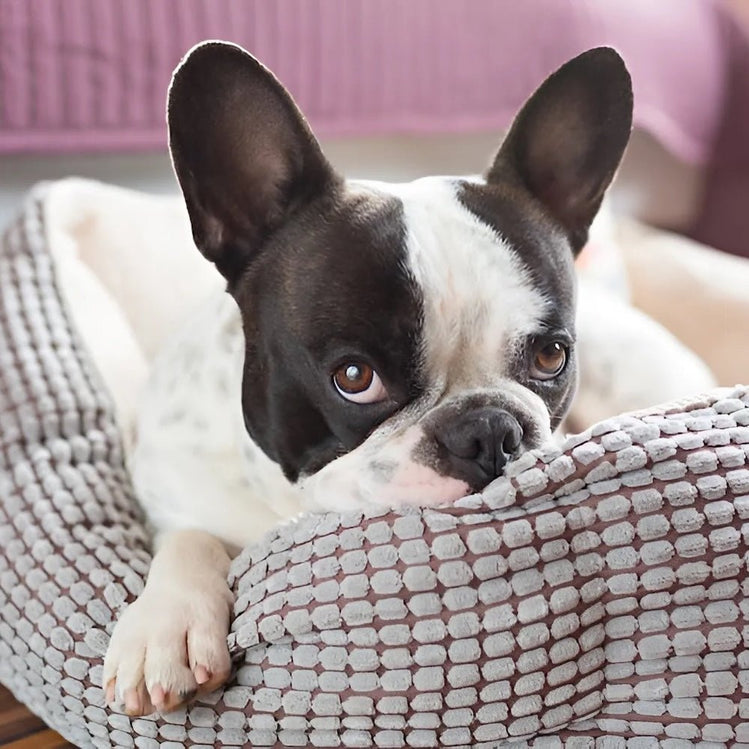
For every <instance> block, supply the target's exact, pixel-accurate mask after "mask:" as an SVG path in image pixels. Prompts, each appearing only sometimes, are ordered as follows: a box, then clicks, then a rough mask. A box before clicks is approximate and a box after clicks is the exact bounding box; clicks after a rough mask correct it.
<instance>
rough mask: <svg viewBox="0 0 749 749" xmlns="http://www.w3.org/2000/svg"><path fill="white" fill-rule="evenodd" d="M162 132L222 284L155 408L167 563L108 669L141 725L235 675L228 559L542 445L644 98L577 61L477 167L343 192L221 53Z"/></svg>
mask: <svg viewBox="0 0 749 749" xmlns="http://www.w3.org/2000/svg"><path fill="white" fill-rule="evenodd" d="M168 122H169V139H170V151H171V155H172V160H173V164H174V168H175V171H176V174H177V178H178V181H179V184H180V186H181V189H182V192H183V195H184V200H185V203H186V205H187V209H188V213H189V216H190V222H191V226H192V232H193V237H194V241H195V244H196V246H197V247H198V248H199V250H200V251H201V252H202V254H203V255H204V256H205V257H206V258H207V259H208V260H209V261H210V262H211V263H213V264H214V265H215V268H216V269H217V270H218V272H219V273H220V274H221V275H222V276H223V278H224V279H225V283H226V290H227V291H228V294H223V295H222V296H221V298H217V299H211V300H210V301H209V302H208V303H207V304H206V306H205V307H204V308H203V309H201V310H200V311H199V312H197V313H196V315H195V317H194V318H193V319H191V320H190V321H189V322H188V323H187V324H186V326H185V329H184V331H182V333H181V334H179V335H177V336H176V337H175V338H174V340H173V342H172V344H170V345H169V346H167V347H166V349H165V350H164V351H163V352H162V353H161V355H160V358H159V360H158V361H157V363H156V364H155V365H154V368H153V375H152V377H151V381H150V383H149V385H148V388H147V391H146V393H145V394H144V396H143V402H142V408H141V414H140V418H139V422H138V436H137V445H136V447H135V451H134V454H133V458H132V471H133V477H134V481H135V486H136V491H137V494H138V497H139V499H140V501H141V502H142V504H143V506H144V508H145V509H146V512H147V515H148V518H149V520H150V522H151V523H152V525H153V527H154V529H155V531H156V542H155V555H154V559H153V563H152V566H151V569H150V572H149V576H148V580H147V583H146V586H145V589H144V591H143V592H142V594H141V595H140V596H139V597H138V599H137V600H136V601H135V602H134V603H132V604H131V605H130V606H129V607H128V608H126V610H125V611H124V612H123V614H122V616H121V617H120V619H119V621H118V623H117V625H116V627H115V630H114V633H113V636H112V639H111V642H110V645H109V649H108V652H107V655H106V659H105V664H104V671H103V683H104V686H105V690H106V697H107V701H108V702H109V703H110V704H111V703H116V704H120V705H122V706H124V710H125V711H126V712H127V713H128V714H130V715H141V714H148V713H151V712H153V711H155V710H158V711H162V712H168V711H170V710H173V709H175V708H176V707H178V706H179V705H181V704H183V703H184V702H186V701H187V700H189V699H191V698H192V697H193V696H194V695H195V694H196V693H201V692H207V691H210V690H213V689H215V688H216V687H217V686H219V685H220V684H221V683H222V682H224V681H225V680H226V679H227V678H228V676H229V672H230V660H229V654H228V651H227V646H226V635H227V633H228V630H229V624H230V613H231V608H232V603H233V600H232V595H231V592H230V589H229V587H228V585H227V582H226V579H227V573H228V569H229V564H230V559H231V556H232V555H233V554H234V553H235V551H236V549H238V548H240V547H241V546H243V545H245V544H247V543H248V542H249V541H252V540H254V539H256V538H258V537H259V536H260V535H262V534H263V533H264V532H265V531H266V530H268V529H269V528H271V527H273V526H274V525H276V524H278V523H279V522H282V521H284V520H287V519H289V518H291V517H293V516H295V515H296V514H298V513H300V512H302V511H305V510H351V509H353V508H358V507H363V506H366V505H369V504H380V505H383V504H384V505H387V506H397V505H403V504H418V505H429V504H435V505H436V504H442V503H449V502H453V501H455V500H457V499H459V498H460V497H462V496H464V495H466V494H470V493H471V492H476V491H481V490H482V489H483V488H484V487H486V486H487V485H488V484H489V483H490V482H491V481H492V480H493V479H495V478H496V477H498V476H500V475H501V474H502V473H503V471H504V468H505V466H506V465H507V463H508V461H510V460H512V459H513V458H515V457H517V456H518V455H519V454H521V453H523V452H525V451H527V450H530V449H533V448H536V447H538V446H539V445H541V444H542V443H543V442H544V441H546V440H548V439H550V438H551V435H552V433H553V432H554V430H556V429H557V427H558V426H559V424H560V423H561V422H562V420H563V418H564V417H565V414H566V413H567V411H568V409H569V406H570V403H571V402H572V399H573V396H574V394H575V388H576V381H577V369H578V355H577V351H576V332H575V307H576V283H575V273H574V267H573V265H574V260H575V257H576V256H577V254H578V253H579V252H580V250H581V249H582V248H583V246H584V245H585V242H586V238H587V235H588V230H589V227H590V224H591V222H592V221H593V218H594V216H595V215H596V212H597V211H598V209H599V206H600V204H601V201H602V198H603V196H604V193H605V191H606V189H607V187H608V185H609V184H610V182H611V180H612V178H613V176H614V173H615V171H616V169H617V167H618V164H619V162H620V159H621V157H622V154H623V152H624V149H625V147H626V145H627V142H628V138H629V134H630V130H631V126H632V86H631V81H630V76H629V74H628V72H627V69H626V67H625V65H624V62H623V61H622V59H621V57H620V56H619V55H618V54H617V53H616V52H615V51H614V50H612V49H609V48H597V49H592V50H590V51H587V52H585V53H583V54H581V55H579V56H578V57H576V58H574V59H572V60H571V61H569V62H568V63H566V64H565V65H563V66H562V67H561V68H560V69H559V70H557V71H556V72H555V73H553V74H552V75H551V76H550V77H549V78H548V79H547V80H546V81H545V82H544V83H543V84H542V85H541V86H540V88H539V89H538V90H537V91H536V92H535V93H534V94H533V95H532V96H531V98H530V99H529V100H528V101H527V103H526V104H525V105H524V106H523V107H522V109H521V111H520V112H519V114H518V115H517V117H516V118H515V120H514V122H513V124H512V126H511V128H510V130H509V132H508V133H507V135H506V137H505V139H504V140H503V142H502V143H501V145H500V147H499V150H498V152H497V154H496V156H495V158H494V159H493V161H492V163H491V166H490V167H489V168H488V170H487V171H486V173H485V175H484V176H483V177H481V178H479V177H476V178H455V177H430V178H424V179H419V180H416V181H414V182H411V183H407V184H386V183H378V182H368V181H346V180H344V179H343V178H342V177H341V176H339V175H338V174H337V173H336V172H335V170H334V169H333V167H332V166H331V165H330V163H329V162H328V161H327V160H326V158H325V156H324V155H323V153H322V151H321V149H320V146H319V144H318V142H317V141H316V139H315V137H314V135H313V134H312V132H311V130H310V128H309V127H308V125H307V123H306V121H305V119H304V117H303V116H302V114H301V113H300V111H299V110H298V108H297V106H296V105H295V103H294V101H293V100H292V98H291V97H290V95H289V94H288V93H287V91H286V90H285V89H284V88H283V86H282V85H281V84H280V83H279V82H278V80H277V79H276V78H275V77H274V76H273V74H272V73H271V72H270V71H269V70H267V69H266V68H265V67H263V66H262V65H261V64H260V63H259V62H258V61H257V60H256V59H254V58H253V57H252V56H251V55H250V54H248V53H247V52H246V51H244V50H242V49H241V48H239V47H237V46H234V45H231V44H228V43H221V42H206V43H203V44H201V45H198V46H197V47H195V48H194V49H193V50H192V51H191V52H190V53H189V54H188V55H187V56H186V58H185V59H184V60H183V61H182V63H181V64H180V66H179V67H178V68H177V70H176V72H175V74H174V77H173V81H172V84H171V88H170V91H169V99H168ZM164 293H165V294H168V293H169V289H168V288H165V289H164Z"/></svg>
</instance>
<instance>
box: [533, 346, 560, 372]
mask: <svg viewBox="0 0 749 749" xmlns="http://www.w3.org/2000/svg"><path fill="white" fill-rule="evenodd" d="M566 363H567V347H566V346H565V345H564V344H563V343H560V342H559V341H553V342H552V343H547V344H545V345H544V346H543V347H542V348H539V349H536V351H535V352H534V354H533V365H532V366H531V377H533V378H534V379H536V380H551V379H553V378H554V377H556V376H557V375H558V374H560V373H561V371H562V370H563V369H564V365H565V364H566Z"/></svg>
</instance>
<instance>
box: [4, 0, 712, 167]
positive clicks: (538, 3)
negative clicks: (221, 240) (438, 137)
mask: <svg viewBox="0 0 749 749" xmlns="http://www.w3.org/2000/svg"><path fill="white" fill-rule="evenodd" d="M207 38H223V39H229V40H231V41H234V42H236V43H238V44H242V45H243V46H245V47H246V48H247V49H249V50H250V51H252V52H253V53H254V54H256V55H257V56H258V57H259V58H260V59H261V60H262V61H263V62H264V63H265V64H266V65H268V66H269V67H270V68H271V69H272V70H273V71H274V72H275V73H276V74H277V75H278V77H279V78H280V80H282V81H283V82H284V84H285V85H286V86H288V87H289V89H290V90H291V92H292V93H293V94H294V96H295V97H296V98H297V99H298V101H299V103H300V104H301V106H302V109H303V111H304V112H305V113H306V114H307V116H308V117H309V119H310V122H311V124H312V125H313V127H314V128H315V129H316V131H317V132H318V134H319V135H323V136H331V135H354V134H356V135H358V134H362V133H390V132H393V131H411V132H418V133H424V132H471V131H476V130H486V129H492V130H494V129H503V128H505V127H506V126H507V125H508V124H509V120H510V118H511V117H512V116H513V114H514V113H515V111H516V110H517V108H518V107H519V105H520V104H521V103H522V102H523V100H524V99H525V98H526V97H527V96H528V95H529V94H530V92H531V91H532V90H533V88H534V87H535V86H537V85H538V84H539V83H540V82H541V81H542V80H543V78H544V77H545V76H547V75H548V74H549V73H550V72H551V71H552V70H553V69H555V68H556V67H558V66H559V65H560V64H561V63H563V62H564V61H565V60H567V59H568V58H570V57H572V56H574V55H576V54H578V53H579V52H582V51H583V50H584V49H587V48H588V47H592V46H596V45H600V44H604V43H608V44H613V45H614V46H616V47H618V48H619V49H620V50H621V52H622V53H623V55H624V57H625V58H626V59H627V61H628V63H629V65H630V67H631V69H632V73H633V78H634V86H635V102H636V106H635V120H636V122H637V123H638V124H640V125H642V126H644V127H646V128H648V129H650V130H651V131H652V132H654V133H655V134H656V135H657V136H658V137H660V138H662V139H663V140H664V142H665V143H666V145H667V146H668V147H670V148H672V149H673V150H674V151H675V152H676V153H677V154H679V155H680V156H682V157H684V158H687V159H689V160H706V159H707V158H708V157H709V156H710V154H711V152H712V146H713V141H714V139H715V135H716V130H717V128H718V125H719V121H720V116H721V107H722V94H723V76H724V66H725V64H726V57H727V53H726V50H725V49H724V46H723V43H724V41H725V40H724V36H723V34H722V33H721V24H720V12H719V10H718V9H716V8H715V7H714V5H713V3H712V2H705V1H703V2H699V3H684V2H683V0H659V1H658V2H657V3H653V2H652V1H651V0H612V1H610V2H608V3H580V2H578V0H525V1H524V2H516V0H500V1H499V2H497V1H495V0H440V2H439V3H434V2H432V1H431V0H409V1H408V2H402V1H401V0H346V2H344V3H341V2H338V0H277V1H274V2H270V3H269V2H267V1H266V0H246V1H245V2H241V3H237V2H233V1H232V0H159V2H152V0H0V152H6V153H7V152H18V151H47V152H49V151H52V152H55V151H71V150H72V151H77V150H133V149H135V150H140V149H143V148H163V147H164V146H165V145H166V129H165V126H164V97H165V92H166V89H167V86H168V83H169V78H170V75H171V71H172V70H173V68H174V66H175V65H176V64H177V62H178V61H179V60H180V58H181V57H182V55H184V53H185V52H186V51H187V50H188V49H189V48H190V47H191V46H192V45H193V44H195V43H197V42H199V41H202V40H203V39H207ZM685 80H688V81H689V85H683V84H684V81H685Z"/></svg>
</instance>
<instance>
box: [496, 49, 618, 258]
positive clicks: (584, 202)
mask: <svg viewBox="0 0 749 749" xmlns="http://www.w3.org/2000/svg"><path fill="white" fill-rule="evenodd" d="M631 129H632V82H631V79H630V77H629V73H628V72H627V68H626V67H625V65H624V61H623V60H622V58H621V57H620V56H619V55H618V53H617V52H615V51H614V50H613V49H610V48H608V47H599V48H597V49H591V50H589V51H588V52H584V53H583V54H581V55H579V56H578V57H575V58H574V59H572V60H570V61H569V62H568V63H566V64H565V65H563V66H562V67H561V68H560V69H559V70H557V71H556V73H554V74H552V75H551V76H550V77H549V78H547V79H546V81H544V83H543V84H541V87H540V88H539V89H538V90H537V91H536V92H535V93H534V94H533V96H531V98H530V99H529V100H528V101H527V102H526V104H525V106H524V107H523V108H522V110H521V111H520V113H519V114H518V116H517V117H516V118H515V121H514V122H513V124H512V127H511V128H510V131H509V133H508V134H507V137H506V138H505V140H504V142H503V143H502V146H501V148H500V150H499V153H498V154H497V157H496V159H495V161H494V164H493V165H492V167H491V168H490V170H489V172H488V174H487V177H486V179H487V182H489V183H492V182H499V181H500V180H502V181H506V180H510V181H512V182H513V183H515V184H519V185H520V186H521V187H523V188H525V189H526V190H527V191H528V192H530V193H531V195H533V197H535V198H536V199H537V200H538V201H540V203H541V204H542V205H543V206H544V207H545V208H546V210H547V211H548V212H549V213H550V214H551V215H552V217H553V218H554V219H556V221H558V222H559V223H560V224H561V225H562V228H563V229H564V230H565V232H566V233H567V235H568V236H569V238H570V242H571V243H572V247H573V250H574V252H575V253H577V252H579V250H580V249H582V247H583V245H584V244H585V242H586V241H587V237H588V228H589V227H590V224H591V222H592V221H593V218H594V217H595V215H596V212H597V211H598V208H599V206H600V205H601V200H602V199H603V195H604V192H605V191H606V188H607V187H608V186H609V183H610V182H611V179H612V178H613V176H614V172H615V171H616V168H617V166H618V165H619V161H620V160H621V157H622V154H623V153H624V149H625V147H626V145H627V141H628V140H629V134H630V131H631Z"/></svg>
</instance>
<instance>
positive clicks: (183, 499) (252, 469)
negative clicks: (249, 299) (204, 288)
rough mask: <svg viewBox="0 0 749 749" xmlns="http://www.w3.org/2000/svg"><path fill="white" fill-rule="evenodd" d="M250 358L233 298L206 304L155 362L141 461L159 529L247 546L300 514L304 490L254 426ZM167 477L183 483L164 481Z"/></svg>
mask: <svg viewBox="0 0 749 749" xmlns="http://www.w3.org/2000/svg"><path fill="white" fill-rule="evenodd" d="M243 361H244V337H243V334H242V328H241V321H240V316H239V311H238V310H237V307H236V303H235V302H234V300H233V299H232V298H231V297H230V296H229V295H228V294H220V295H217V296H214V297H211V298H210V299H209V300H207V301H206V303H204V304H203V305H200V307H199V309H198V310H197V311H196V314H194V315H193V316H191V317H190V318H189V319H188V320H186V321H185V324H184V325H183V326H182V327H181V328H180V329H179V330H178V331H177V332H176V334H175V335H174V336H173V338H172V339H171V340H170V341H169V343H168V344H167V346H165V347H164V349H163V350H162V351H161V352H160V354H159V356H158V357H157V358H156V360H155V361H154V364H153V368H152V372H151V376H150V378H149V381H148V384H147V386H146V388H145V390H144V392H143V396H142V398H141V400H140V408H139V414H138V424H137V430H138V435H137V442H136V447H135V450H134V453H133V456H132V463H133V476H134V480H135V484H136V490H137V493H138V496H139V499H140V500H141V503H142V504H143V505H144V508H145V510H146V512H147V513H148V515H149V518H150V519H151V521H152V522H153V524H154V525H155V526H156V528H157V529H165V528H170V527H180V526H185V525H187V526H188V527H189V526H197V527H201V528H204V529H207V530H208V529H209V530H211V532H213V533H214V535H216V536H218V537H220V538H222V539H224V540H226V541H228V542H230V543H235V544H237V545H242V544H245V543H247V542H248V541H251V540H253V539H254V538H257V537H258V536H259V535H261V534H262V533H263V532H264V531H266V530H268V529H269V528H271V527H273V526H274V525H277V524H278V523H279V522H281V521H283V520H287V519H289V518H291V517H294V516H295V515H297V514H298V513H299V512H300V511H301V506H300V501H299V496H298V492H297V490H296V489H295V488H294V487H292V485H291V484H290V483H289V482H288V481H287V480H286V478H285V477H284V475H283V473H282V471H281V470H280V468H279V467H278V465H277V464H276V463H274V462H273V461H272V460H270V459H269V458H268V457H267V456H266V455H265V453H263V451H262V450H261V449H260V448H259V447H258V446H257V445H256V444H255V443H254V442H253V441H252V439H251V438H250V437H249V435H248V434H247V431H246V429H245V426H244V419H243V416H242V406H241V388H242V370H243ZM164 462H168V464H169V470H168V471H165V470H163V464H164ZM167 480H168V481H170V482H172V484H174V483H176V486H174V485H164V486H162V485H161V482H162V481H167Z"/></svg>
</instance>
